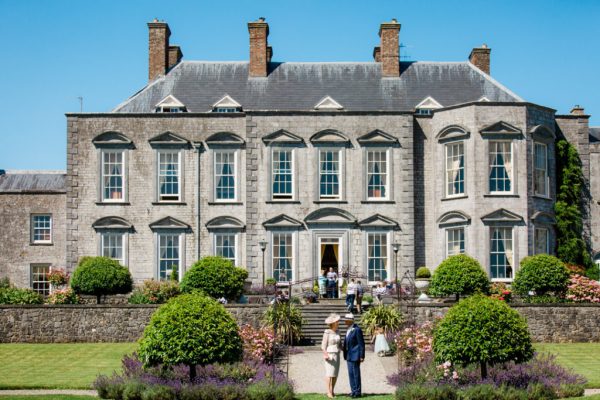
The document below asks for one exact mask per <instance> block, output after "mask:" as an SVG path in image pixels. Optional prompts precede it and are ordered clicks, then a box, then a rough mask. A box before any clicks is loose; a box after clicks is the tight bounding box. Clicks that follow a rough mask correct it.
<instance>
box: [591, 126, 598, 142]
mask: <svg viewBox="0 0 600 400" xmlns="http://www.w3.org/2000/svg"><path fill="white" fill-rule="evenodd" d="M598 142H600V126H595V127H594V126H590V143H598Z"/></svg>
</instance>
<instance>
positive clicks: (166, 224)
mask: <svg viewBox="0 0 600 400" xmlns="http://www.w3.org/2000/svg"><path fill="white" fill-rule="evenodd" d="M190 228H191V227H190V226H189V225H188V224H186V223H185V222H182V221H180V220H178V219H177V218H173V217H165V218H162V219H159V220H158V221H154V222H153V223H151V224H150V229H152V230H155V229H180V230H188V229H190Z"/></svg>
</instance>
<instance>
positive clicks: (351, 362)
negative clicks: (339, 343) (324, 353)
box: [343, 314, 365, 398]
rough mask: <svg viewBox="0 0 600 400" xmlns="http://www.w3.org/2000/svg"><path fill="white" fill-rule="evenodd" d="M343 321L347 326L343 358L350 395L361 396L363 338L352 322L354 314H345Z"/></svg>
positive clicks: (363, 354)
mask: <svg viewBox="0 0 600 400" xmlns="http://www.w3.org/2000/svg"><path fill="white" fill-rule="evenodd" d="M344 322H345V324H346V327H347V329H348V330H347V332H346V339H345V340H344V347H343V350H344V360H346V363H347V364H348V377H349V378H350V389H351V390H352V393H351V394H350V397H352V398H357V397H360V396H361V385H360V363H361V362H363V361H364V360H365V339H364V337H363V333H362V330H361V329H360V327H359V326H358V325H356V324H355V323H354V315H352V314H346V315H345V316H344Z"/></svg>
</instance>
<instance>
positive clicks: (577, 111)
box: [571, 104, 585, 115]
mask: <svg viewBox="0 0 600 400" xmlns="http://www.w3.org/2000/svg"><path fill="white" fill-rule="evenodd" d="M571 115H585V109H584V108H583V107H581V106H580V105H579V104H577V105H575V106H574V107H573V108H572V109H571Z"/></svg>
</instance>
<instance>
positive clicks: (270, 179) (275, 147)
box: [267, 143, 298, 203]
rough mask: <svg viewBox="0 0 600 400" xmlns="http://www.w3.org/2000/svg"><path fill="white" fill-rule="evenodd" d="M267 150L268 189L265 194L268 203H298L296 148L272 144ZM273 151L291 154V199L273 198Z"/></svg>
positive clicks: (295, 146) (288, 145) (291, 145)
mask: <svg viewBox="0 0 600 400" xmlns="http://www.w3.org/2000/svg"><path fill="white" fill-rule="evenodd" d="M267 148H268V149H269V151H268V157H269V160H268V165H269V168H268V173H269V176H268V179H267V182H268V185H269V187H268V188H267V193H269V201H271V202H273V203H279V202H281V203H286V202H292V201H298V179H297V174H296V171H297V170H298V153H297V148H298V146H297V145H295V144H287V145H286V144H279V143H277V144H275V143H274V144H272V145H269V146H268V147H267ZM274 151H290V152H291V154H292V197H291V198H287V199H284V198H274V197H273V152H274Z"/></svg>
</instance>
